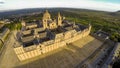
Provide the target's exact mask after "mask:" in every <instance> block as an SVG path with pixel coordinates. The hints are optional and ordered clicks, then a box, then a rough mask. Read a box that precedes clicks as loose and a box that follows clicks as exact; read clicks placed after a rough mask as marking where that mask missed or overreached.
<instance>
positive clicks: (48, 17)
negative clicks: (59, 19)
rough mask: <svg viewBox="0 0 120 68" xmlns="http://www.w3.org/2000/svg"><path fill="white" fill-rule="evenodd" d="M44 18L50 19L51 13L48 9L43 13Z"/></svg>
mask: <svg viewBox="0 0 120 68" xmlns="http://www.w3.org/2000/svg"><path fill="white" fill-rule="evenodd" d="M43 19H50V14H49V12H48V10H46V11H45V13H44V15H43Z"/></svg>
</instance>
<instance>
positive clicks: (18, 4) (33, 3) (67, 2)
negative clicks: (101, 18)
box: [0, 0, 120, 11]
mask: <svg viewBox="0 0 120 68" xmlns="http://www.w3.org/2000/svg"><path fill="white" fill-rule="evenodd" d="M1 2H4V3H1ZM50 7H71V8H85V9H94V10H102V11H117V10H120V0H0V11H5V10H15V9H24V8H50Z"/></svg>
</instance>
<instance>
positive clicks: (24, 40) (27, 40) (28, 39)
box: [21, 36, 34, 42]
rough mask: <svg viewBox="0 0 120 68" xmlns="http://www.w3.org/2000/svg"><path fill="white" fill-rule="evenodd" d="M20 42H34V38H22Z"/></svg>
mask: <svg viewBox="0 0 120 68" xmlns="http://www.w3.org/2000/svg"><path fill="white" fill-rule="evenodd" d="M21 40H22V42H29V41H32V40H34V36H28V37H22V39H21Z"/></svg>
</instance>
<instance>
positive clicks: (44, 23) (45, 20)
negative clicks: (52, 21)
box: [42, 19, 48, 29]
mask: <svg viewBox="0 0 120 68" xmlns="http://www.w3.org/2000/svg"><path fill="white" fill-rule="evenodd" d="M42 22H43V27H44V29H46V28H48V24H47V19H43V20H42Z"/></svg>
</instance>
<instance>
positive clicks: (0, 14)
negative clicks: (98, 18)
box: [0, 8, 104, 18]
mask: <svg viewBox="0 0 120 68" xmlns="http://www.w3.org/2000/svg"><path fill="white" fill-rule="evenodd" d="M47 9H48V10H49V11H51V12H53V11H64V10H69V11H71V10H74V11H80V12H104V11H96V10H88V9H76V8H47ZM44 10H46V8H29V9H20V10H12V11H4V12H0V18H1V17H7V16H11V15H19V14H29V13H35V12H43V11H44Z"/></svg>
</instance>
